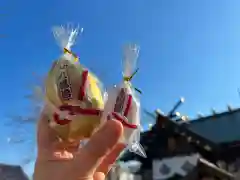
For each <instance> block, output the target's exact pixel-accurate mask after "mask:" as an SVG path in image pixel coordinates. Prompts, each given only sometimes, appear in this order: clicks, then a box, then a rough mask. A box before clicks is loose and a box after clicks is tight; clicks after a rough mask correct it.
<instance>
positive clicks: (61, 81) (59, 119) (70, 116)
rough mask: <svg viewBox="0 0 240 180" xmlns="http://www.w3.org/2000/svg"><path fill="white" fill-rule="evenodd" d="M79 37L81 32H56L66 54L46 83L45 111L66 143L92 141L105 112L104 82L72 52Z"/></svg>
mask: <svg viewBox="0 0 240 180" xmlns="http://www.w3.org/2000/svg"><path fill="white" fill-rule="evenodd" d="M81 32H82V29H81ZM78 33H79V28H76V29H72V28H64V27H62V26H61V27H54V28H53V34H54V36H55V39H56V40H57V42H58V43H59V45H60V47H61V48H62V49H63V50H64V53H63V55H62V56H61V57H60V58H59V59H58V60H57V61H55V62H54V63H53V66H52V68H51V70H50V71H49V73H48V76H47V78H46V81H45V100H46V107H45V111H47V114H48V116H49V119H50V126H51V127H52V128H53V129H54V130H56V131H57V133H58V135H59V137H60V138H62V139H63V140H66V141H78V140H85V139H86V138H89V137H90V136H91V135H92V133H93V132H94V130H96V128H97V127H98V126H99V124H100V119H101V114H102V110H103V108H104V95H103V91H102V89H101V83H100V81H99V80H98V78H97V77H96V76H95V75H94V74H93V73H91V72H90V71H89V70H88V69H87V68H85V67H83V66H82V65H81V64H80V63H79V61H78V57H77V56H76V55H75V54H74V53H72V52H71V46H72V45H73V44H74V43H75V40H76V37H77V35H78Z"/></svg>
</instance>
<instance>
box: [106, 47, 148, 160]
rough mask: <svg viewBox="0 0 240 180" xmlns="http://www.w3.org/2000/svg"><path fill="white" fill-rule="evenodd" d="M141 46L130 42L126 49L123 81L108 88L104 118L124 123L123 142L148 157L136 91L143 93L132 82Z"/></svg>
mask: <svg viewBox="0 0 240 180" xmlns="http://www.w3.org/2000/svg"><path fill="white" fill-rule="evenodd" d="M138 54H139V47H138V46H137V45H135V44H129V45H127V46H126V47H125V49H124V57H123V68H124V69H123V81H122V82H121V83H120V84H119V85H115V86H114V87H111V88H109V89H108V90H107V94H108V98H107V100H106V103H105V107H104V112H103V116H102V119H103V120H104V119H107V120H111V119H115V120H118V121H120V122H121V123H122V125H123V127H124V134H123V136H122V137H121V140H120V141H121V143H124V144H126V145H127V148H128V149H129V150H130V151H132V152H135V153H137V154H138V155H140V156H143V157H146V153H145V151H144V149H143V147H142V146H141V145H140V144H139V141H140V131H141V125H140V101H139V99H138V97H137V95H136V93H141V92H140V91H139V90H138V89H136V88H134V87H133V86H132V84H131V82H130V81H131V79H132V77H133V76H134V75H135V74H136V73H137V70H135V66H136V61H137V59H138Z"/></svg>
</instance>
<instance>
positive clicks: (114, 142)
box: [34, 116, 125, 180]
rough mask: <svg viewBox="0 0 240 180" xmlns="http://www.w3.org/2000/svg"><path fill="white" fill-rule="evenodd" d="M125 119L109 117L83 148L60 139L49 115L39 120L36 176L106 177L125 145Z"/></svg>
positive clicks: (65, 179)
mask: <svg viewBox="0 0 240 180" xmlns="http://www.w3.org/2000/svg"><path fill="white" fill-rule="evenodd" d="M122 133H123V127H122V125H121V123H119V122H118V121H115V120H111V121H107V122H106V123H105V124H104V125H103V126H102V127H101V128H100V129H99V130H98V131H97V132H96V133H95V134H94V135H93V136H92V137H91V139H90V140H89V142H88V143H87V144H86V145H85V146H84V147H83V148H81V149H80V150H79V149H78V146H79V144H78V143H75V144H69V143H63V142H60V141H59V138H57V136H56V134H55V133H54V131H53V130H52V129H51V128H50V127H49V125H48V119H47V117H45V116H42V118H41V119H40V121H39V124H38V133H37V143H38V156H37V160H36V163H35V171H34V180H104V179H105V177H106V175H107V173H108V171H109V170H110V169H111V166H112V165H113V164H114V163H115V161H116V159H117V157H118V156H119V154H120V153H121V151H122V150H123V149H124V147H125V146H124V145H123V144H119V143H118V141H119V139H120V137H121V136H122Z"/></svg>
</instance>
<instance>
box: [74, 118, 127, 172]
mask: <svg viewBox="0 0 240 180" xmlns="http://www.w3.org/2000/svg"><path fill="white" fill-rule="evenodd" d="M122 133H123V127H122V124H121V123H120V122H118V121H114V120H112V121H107V122H106V123H105V124H104V125H103V126H102V127H101V128H100V129H99V130H98V131H97V132H96V133H95V134H94V135H93V136H92V138H91V139H90V140H89V142H88V143H87V144H86V146H85V147H83V148H82V149H81V151H80V153H79V155H78V158H76V160H77V162H76V163H78V164H79V162H81V163H84V164H83V165H82V166H81V167H76V168H77V170H79V168H81V172H82V173H83V174H81V175H83V176H88V175H90V174H92V173H93V172H94V170H95V169H96V168H97V167H98V165H99V164H100V163H101V161H102V160H103V158H104V157H105V156H106V155H107V154H108V153H109V152H110V151H111V150H112V149H113V147H114V146H115V145H116V144H117V143H118V141H119V139H120V137H121V135H122Z"/></svg>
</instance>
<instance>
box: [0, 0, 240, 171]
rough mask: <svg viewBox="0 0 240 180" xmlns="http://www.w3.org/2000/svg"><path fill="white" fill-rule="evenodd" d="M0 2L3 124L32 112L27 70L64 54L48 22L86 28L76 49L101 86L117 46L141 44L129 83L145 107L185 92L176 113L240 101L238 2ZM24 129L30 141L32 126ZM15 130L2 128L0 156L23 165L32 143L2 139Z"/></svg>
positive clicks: (116, 65) (114, 63)
mask: <svg viewBox="0 0 240 180" xmlns="http://www.w3.org/2000/svg"><path fill="white" fill-rule="evenodd" d="M0 7H1V11H0V12H1V14H2V16H1V17H0V22H1V29H0V35H1V37H2V38H1V43H0V49H1V53H0V58H1V62H2V65H1V67H2V68H1V71H0V75H1V77H2V86H1V87H2V88H1V89H0V94H1V95H0V98H1V102H2V106H1V111H0V117H1V118H2V122H6V121H8V120H7V118H6V116H7V115H6V114H9V113H10V114H22V115H28V114H29V113H30V112H29V106H30V105H29V104H28V102H27V101H26V100H25V99H24V98H23V96H24V95H25V94H27V93H28V91H29V89H28V85H29V82H33V81H34V79H33V77H32V73H33V72H35V73H37V74H39V75H44V74H46V72H47V71H48V69H49V67H50V66H51V63H52V62H53V60H54V59H56V58H58V56H59V55H60V52H61V51H60V49H59V47H58V46H57V45H56V43H55V41H54V38H53V36H52V34H51V27H52V26H53V25H59V24H66V23H68V22H73V23H75V24H80V26H81V27H83V28H84V30H85V31H84V33H83V35H82V36H81V37H80V38H79V41H78V44H77V45H76V46H75V47H74V48H73V49H74V51H75V52H76V53H77V54H78V55H79V56H80V61H81V62H82V63H83V64H84V65H85V66H87V67H89V68H90V69H91V70H92V71H94V72H95V73H96V74H97V75H98V76H99V77H100V78H101V79H102V81H103V82H104V84H105V85H106V86H109V85H111V84H114V83H116V82H119V81H120V78H121V57H122V46H123V45H124V44H125V43H127V42H136V43H138V44H139V45H140V46H141V52H140V57H139V68H140V71H139V73H138V74H137V76H136V77H135V79H134V83H135V86H136V87H139V88H140V89H142V91H143V95H142V96H141V102H142V106H143V107H144V108H147V109H148V110H154V109H155V108H160V109H162V110H163V111H165V112H166V111H168V110H170V108H171V107H172V106H173V104H174V102H175V101H176V100H177V99H178V97H179V96H184V97H185V98H186V103H185V104H184V106H182V107H181V112H182V113H183V114H185V115H189V116H190V117H192V118H194V117H196V113H197V112H199V111H201V112H202V113H203V114H205V115H207V114H210V108H211V107H214V108H215V109H216V110H217V111H223V110H226V104H227V103H230V104H232V105H233V107H239V104H240V98H239V96H238V93H237V88H238V87H240V81H239V79H240V71H239V69H240V51H239V49H240V20H239V19H240V12H239V7H240V1H238V0H231V1H227V0H211V1H209V0H201V1H200V0H181V1H180V0H148V1H146V0H131V1H130V0H121V1H116V0H115V1H110V0H108V1H104V0H103V1H97V0H88V1H86V0H85V1H84V0H69V1H59V0H51V1H46V0H42V1H30V0H25V1H17V0H8V1H7V0H5V1H1V2H0ZM24 128H25V129H27V130H28V134H26V135H25V136H26V138H29V139H32V137H33V133H34V128H33V127H32V126H30V125H29V126H28V127H26V126H24ZM15 129H16V128H15ZM15 129H13V128H11V127H6V126H4V125H2V126H1V127H0V134H1V137H0V143H1V145H2V146H1V147H3V148H2V149H1V150H0V153H3V154H4V155H0V161H1V162H8V163H20V164H21V163H22V159H23V156H24V155H23V154H28V153H31V152H32V150H31V149H30V146H31V143H22V144H18V145H16V144H15V145H12V144H7V141H6V139H7V137H9V136H10V135H12V134H14V133H15V135H16V134H17V132H14V131H15ZM17 136H18V134H17ZM31 167H32V166H31V165H30V166H29V167H26V170H27V172H29V173H30V172H31V169H32V168H31Z"/></svg>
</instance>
